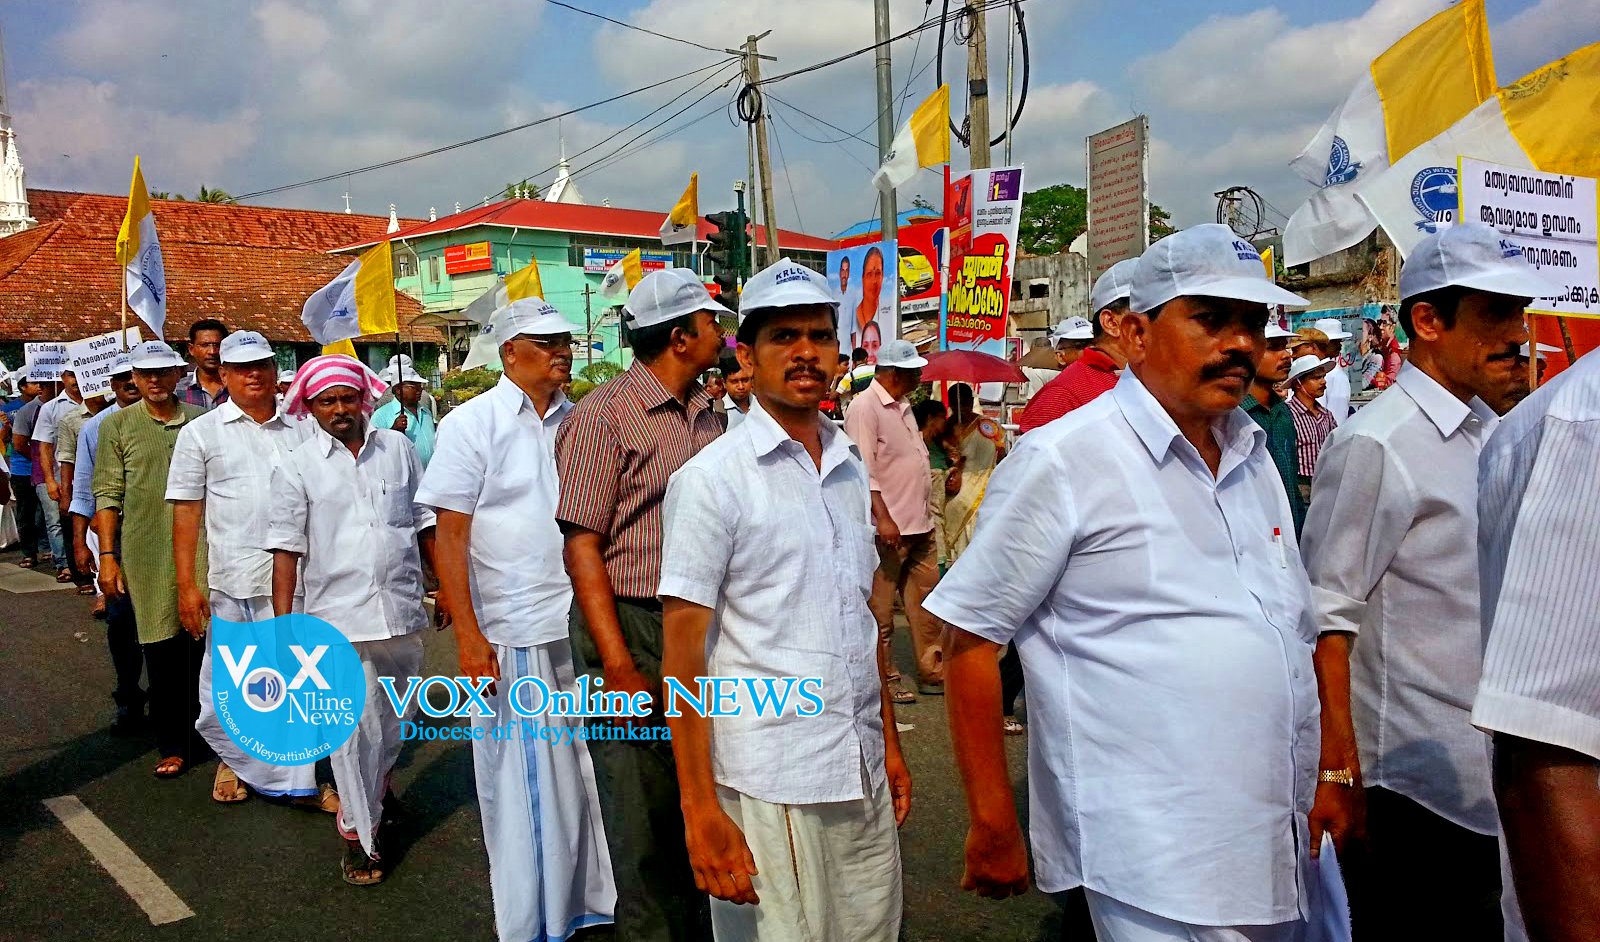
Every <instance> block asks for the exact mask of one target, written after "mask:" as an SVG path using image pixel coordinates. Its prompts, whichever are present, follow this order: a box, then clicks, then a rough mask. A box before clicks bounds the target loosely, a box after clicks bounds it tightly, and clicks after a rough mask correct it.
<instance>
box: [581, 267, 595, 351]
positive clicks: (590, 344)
mask: <svg viewBox="0 0 1600 942" xmlns="http://www.w3.org/2000/svg"><path fill="white" fill-rule="evenodd" d="M592 294H594V288H592V287H590V286H589V283H588V280H587V279H585V281H584V285H583V367H584V369H588V368H589V367H591V366H593V365H594V309H593V308H592V307H590V305H589V298H590V295H592Z"/></svg>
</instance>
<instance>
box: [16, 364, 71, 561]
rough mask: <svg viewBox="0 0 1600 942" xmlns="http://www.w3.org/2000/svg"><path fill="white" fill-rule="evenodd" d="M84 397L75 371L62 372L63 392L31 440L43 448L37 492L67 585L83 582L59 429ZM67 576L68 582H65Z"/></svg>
mask: <svg viewBox="0 0 1600 942" xmlns="http://www.w3.org/2000/svg"><path fill="white" fill-rule="evenodd" d="M82 405H83V396H82V395H81V394H80V393H79V392H78V377H77V374H75V373H74V372H73V371H72V370H62V371H61V392H60V394H58V395H57V396H56V397H55V398H54V399H51V400H49V401H48V402H46V403H44V404H43V405H41V406H40V407H39V414H38V416H37V417H36V418H35V419H34V425H33V431H32V433H30V434H29V436H28V437H29V439H30V440H31V441H32V442H33V443H34V444H37V445H38V446H39V448H38V454H37V455H36V457H35V459H34V460H36V461H38V462H39V468H40V471H41V472H42V473H43V476H44V483H43V484H40V485H38V486H37V487H36V488H35V489H34V490H35V494H36V495H37V496H38V498H39V507H40V508H41V509H42V510H43V511H44V526H45V532H46V534H47V535H48V536H49V539H50V554H51V555H52V556H54V557H55V564H56V581H57V582H67V581H69V580H70V579H76V578H81V577H80V576H78V574H77V573H74V572H72V569H74V568H76V566H77V562H76V560H75V559H74V558H73V556H72V544H71V542H70V535H71V521H70V520H66V519H64V518H63V517H62V515H61V482H60V481H59V480H58V479H57V475H58V474H59V473H60V469H59V468H58V467H57V466H56V426H57V425H58V424H60V422H61V417H62V416H64V415H66V414H67V410H69V409H77V408H81V407H82ZM63 576H66V577H67V578H63Z"/></svg>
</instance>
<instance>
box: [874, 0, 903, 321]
mask: <svg viewBox="0 0 1600 942" xmlns="http://www.w3.org/2000/svg"><path fill="white" fill-rule="evenodd" d="M872 26H873V41H874V42H876V43H877V44H878V164H879V165H880V166H881V165H882V164H883V162H884V161H886V160H888V159H889V151H891V150H893V149H894V133H895V126H894V124H895V122H894V79H893V75H892V73H891V71H890V63H889V0H874V3H873V17H872ZM894 197H895V193H894V191H893V190H890V191H889V192H887V193H882V192H880V193H879V194H878V209H879V211H880V213H881V216H880V217H879V218H880V222H879V225H878V228H879V233H878V238H880V239H882V240H884V241H888V240H890V239H897V238H899V236H900V226H899V221H900V219H899V212H898V207H897V206H896V205H895V198H894ZM887 264H888V263H887V262H886V263H885V265H887ZM890 285H892V286H894V287H892V288H891V290H890V296H891V297H892V298H893V299H894V301H893V310H894V317H893V319H892V321H891V323H892V325H893V326H892V329H893V331H894V336H896V337H898V336H900V291H899V288H898V286H899V280H898V279H897V278H896V279H893V280H891V281H890Z"/></svg>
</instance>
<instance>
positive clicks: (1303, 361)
mask: <svg viewBox="0 0 1600 942" xmlns="http://www.w3.org/2000/svg"><path fill="white" fill-rule="evenodd" d="M1332 362H1333V358H1332V357H1318V356H1312V355H1310V354H1306V355H1305V356H1303V357H1295V360H1294V362H1293V363H1291V364H1289V379H1288V382H1291V383H1292V382H1294V381H1295V380H1297V379H1299V378H1300V377H1302V376H1304V375H1306V374H1307V373H1309V372H1311V371H1312V370H1320V369H1322V368H1323V367H1324V366H1327V365H1328V364H1329V363H1332Z"/></svg>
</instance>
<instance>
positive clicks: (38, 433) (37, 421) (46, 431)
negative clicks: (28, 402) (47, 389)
mask: <svg viewBox="0 0 1600 942" xmlns="http://www.w3.org/2000/svg"><path fill="white" fill-rule="evenodd" d="M74 408H82V403H79V402H76V401H74V400H73V398H72V397H71V396H69V395H67V391H66V390H65V389H63V390H61V392H59V393H57V394H56V397H55V398H54V399H52V400H50V401H49V402H47V403H45V404H44V405H42V406H40V407H39V414H38V415H37V416H35V417H34V420H33V434H32V435H29V436H28V440H29V441H30V442H37V443H38V444H41V445H49V446H50V447H51V448H54V447H56V426H57V425H59V424H60V423H61V417H62V416H64V415H66V414H67V410H69V409H74ZM56 464H57V466H58V467H59V466H60V462H57V463H56Z"/></svg>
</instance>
